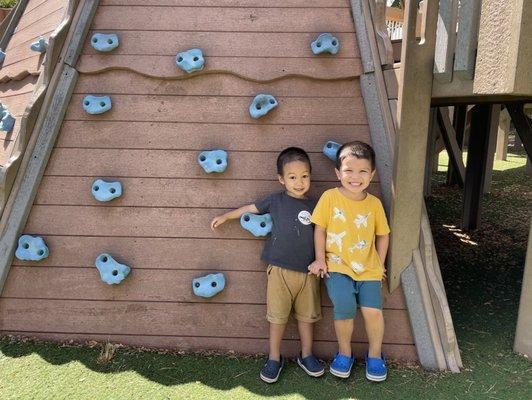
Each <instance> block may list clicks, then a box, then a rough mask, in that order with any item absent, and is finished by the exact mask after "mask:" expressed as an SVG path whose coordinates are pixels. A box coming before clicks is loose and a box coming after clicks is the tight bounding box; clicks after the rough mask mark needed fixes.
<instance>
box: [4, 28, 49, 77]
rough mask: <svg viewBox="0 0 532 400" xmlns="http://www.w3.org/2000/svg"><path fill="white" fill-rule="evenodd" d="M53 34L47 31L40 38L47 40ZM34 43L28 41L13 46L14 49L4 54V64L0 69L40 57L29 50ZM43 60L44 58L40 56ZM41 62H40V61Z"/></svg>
mask: <svg viewBox="0 0 532 400" xmlns="http://www.w3.org/2000/svg"><path fill="white" fill-rule="evenodd" d="M52 32H53V30H49V31H47V32H43V33H42V36H43V37H44V38H45V39H46V40H48V39H49V37H50V34H51V33H52ZM33 42H35V39H34V38H33V39H29V40H27V41H25V42H23V43H21V44H19V45H18V46H15V47H14V48H12V49H10V50H9V52H8V53H6V58H5V60H4V62H3V63H2V68H6V67H10V66H11V65H13V64H15V63H18V62H21V61H24V60H27V59H28V58H34V57H37V58H39V57H41V54H40V53H37V52H35V51H33V50H31V49H30V46H31V44H32V43H33ZM42 58H44V56H42ZM41 61H42V60H41Z"/></svg>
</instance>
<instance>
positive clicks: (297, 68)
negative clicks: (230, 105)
mask: <svg viewBox="0 0 532 400" xmlns="http://www.w3.org/2000/svg"><path fill="white" fill-rule="evenodd" d="M174 58H175V57H171V56H144V55H138V56H120V55H117V56H115V55H112V54H109V55H101V54H98V55H84V56H83V57H81V59H80V62H79V64H78V65H77V69H78V70H79V72H80V73H82V74H88V73H100V72H101V71H104V70H107V69H117V68H121V69H127V70H131V71H135V72H137V73H139V74H144V75H148V76H151V77H158V78H174V77H178V76H179V77H186V76H187V75H186V73H185V72H183V71H181V70H180V69H178V68H177V67H176V65H175V60H174ZM206 73H227V74H233V75H238V76H241V77H242V78H244V79H248V80H255V81H259V82H264V81H269V80H273V79H280V78H282V77H283V78H284V77H286V76H287V75H302V76H307V77H312V78H316V79H324V80H332V79H346V78H353V77H357V76H360V74H361V73H362V67H361V64H360V60H359V59H358V58H355V59H349V58H348V59H334V58H316V57H314V58H304V59H303V58H260V57H255V58H252V57H246V58H244V57H215V58H211V59H209V60H207V62H206V67H205V71H204V72H199V73H198V74H196V75H201V74H206Z"/></svg>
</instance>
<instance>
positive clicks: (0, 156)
mask: <svg viewBox="0 0 532 400" xmlns="http://www.w3.org/2000/svg"><path fill="white" fill-rule="evenodd" d="M1 146H2V147H1V148H0V166H4V165H6V164H7V162H8V161H9V159H10V157H11V154H12V153H13V148H14V146H15V142H14V141H13V140H7V141H4V142H3V143H1Z"/></svg>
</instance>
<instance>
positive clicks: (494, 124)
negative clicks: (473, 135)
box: [482, 105, 501, 194]
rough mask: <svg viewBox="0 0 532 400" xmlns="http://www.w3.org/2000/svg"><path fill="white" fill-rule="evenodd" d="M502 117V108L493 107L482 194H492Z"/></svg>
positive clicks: (498, 106)
mask: <svg viewBox="0 0 532 400" xmlns="http://www.w3.org/2000/svg"><path fill="white" fill-rule="evenodd" d="M500 115H501V106H500V105H496V106H493V116H492V118H491V124H490V126H489V131H488V141H489V142H488V157H487V158H486V171H485V172H484V183H483V185H482V193H484V194H486V193H489V192H491V178H492V176H493V160H494V159H495V147H496V145H497V131H498V128H499V119H500Z"/></svg>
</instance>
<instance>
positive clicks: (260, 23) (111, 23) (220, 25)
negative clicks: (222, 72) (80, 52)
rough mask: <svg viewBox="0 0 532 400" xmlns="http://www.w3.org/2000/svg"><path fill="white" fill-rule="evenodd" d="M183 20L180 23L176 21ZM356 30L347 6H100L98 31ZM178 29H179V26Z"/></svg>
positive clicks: (95, 20)
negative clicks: (293, 7) (279, 7)
mask: <svg viewBox="0 0 532 400" xmlns="http://www.w3.org/2000/svg"><path fill="white" fill-rule="evenodd" d="M176 21H179V24H176ZM331 26H333V27H334V28H335V29H334V32H335V33H336V32H354V29H353V22H352V20H351V16H350V15H349V13H347V12H345V9H343V8H320V9H316V8H307V9H291V8H284V9H278V8H223V7H208V8H201V7H146V6H144V7H142V6H138V7H129V6H100V7H98V10H97V11H96V16H95V18H94V21H93V24H92V28H93V29H96V30H123V29H125V30H130V29H138V30H146V31H151V30H157V31H161V30H163V31H171V30H180V31H225V32H234V31H235V30H236V31H239V32H264V33H266V32H316V33H319V32H329V31H330V29H331ZM176 28H178V29H176Z"/></svg>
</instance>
